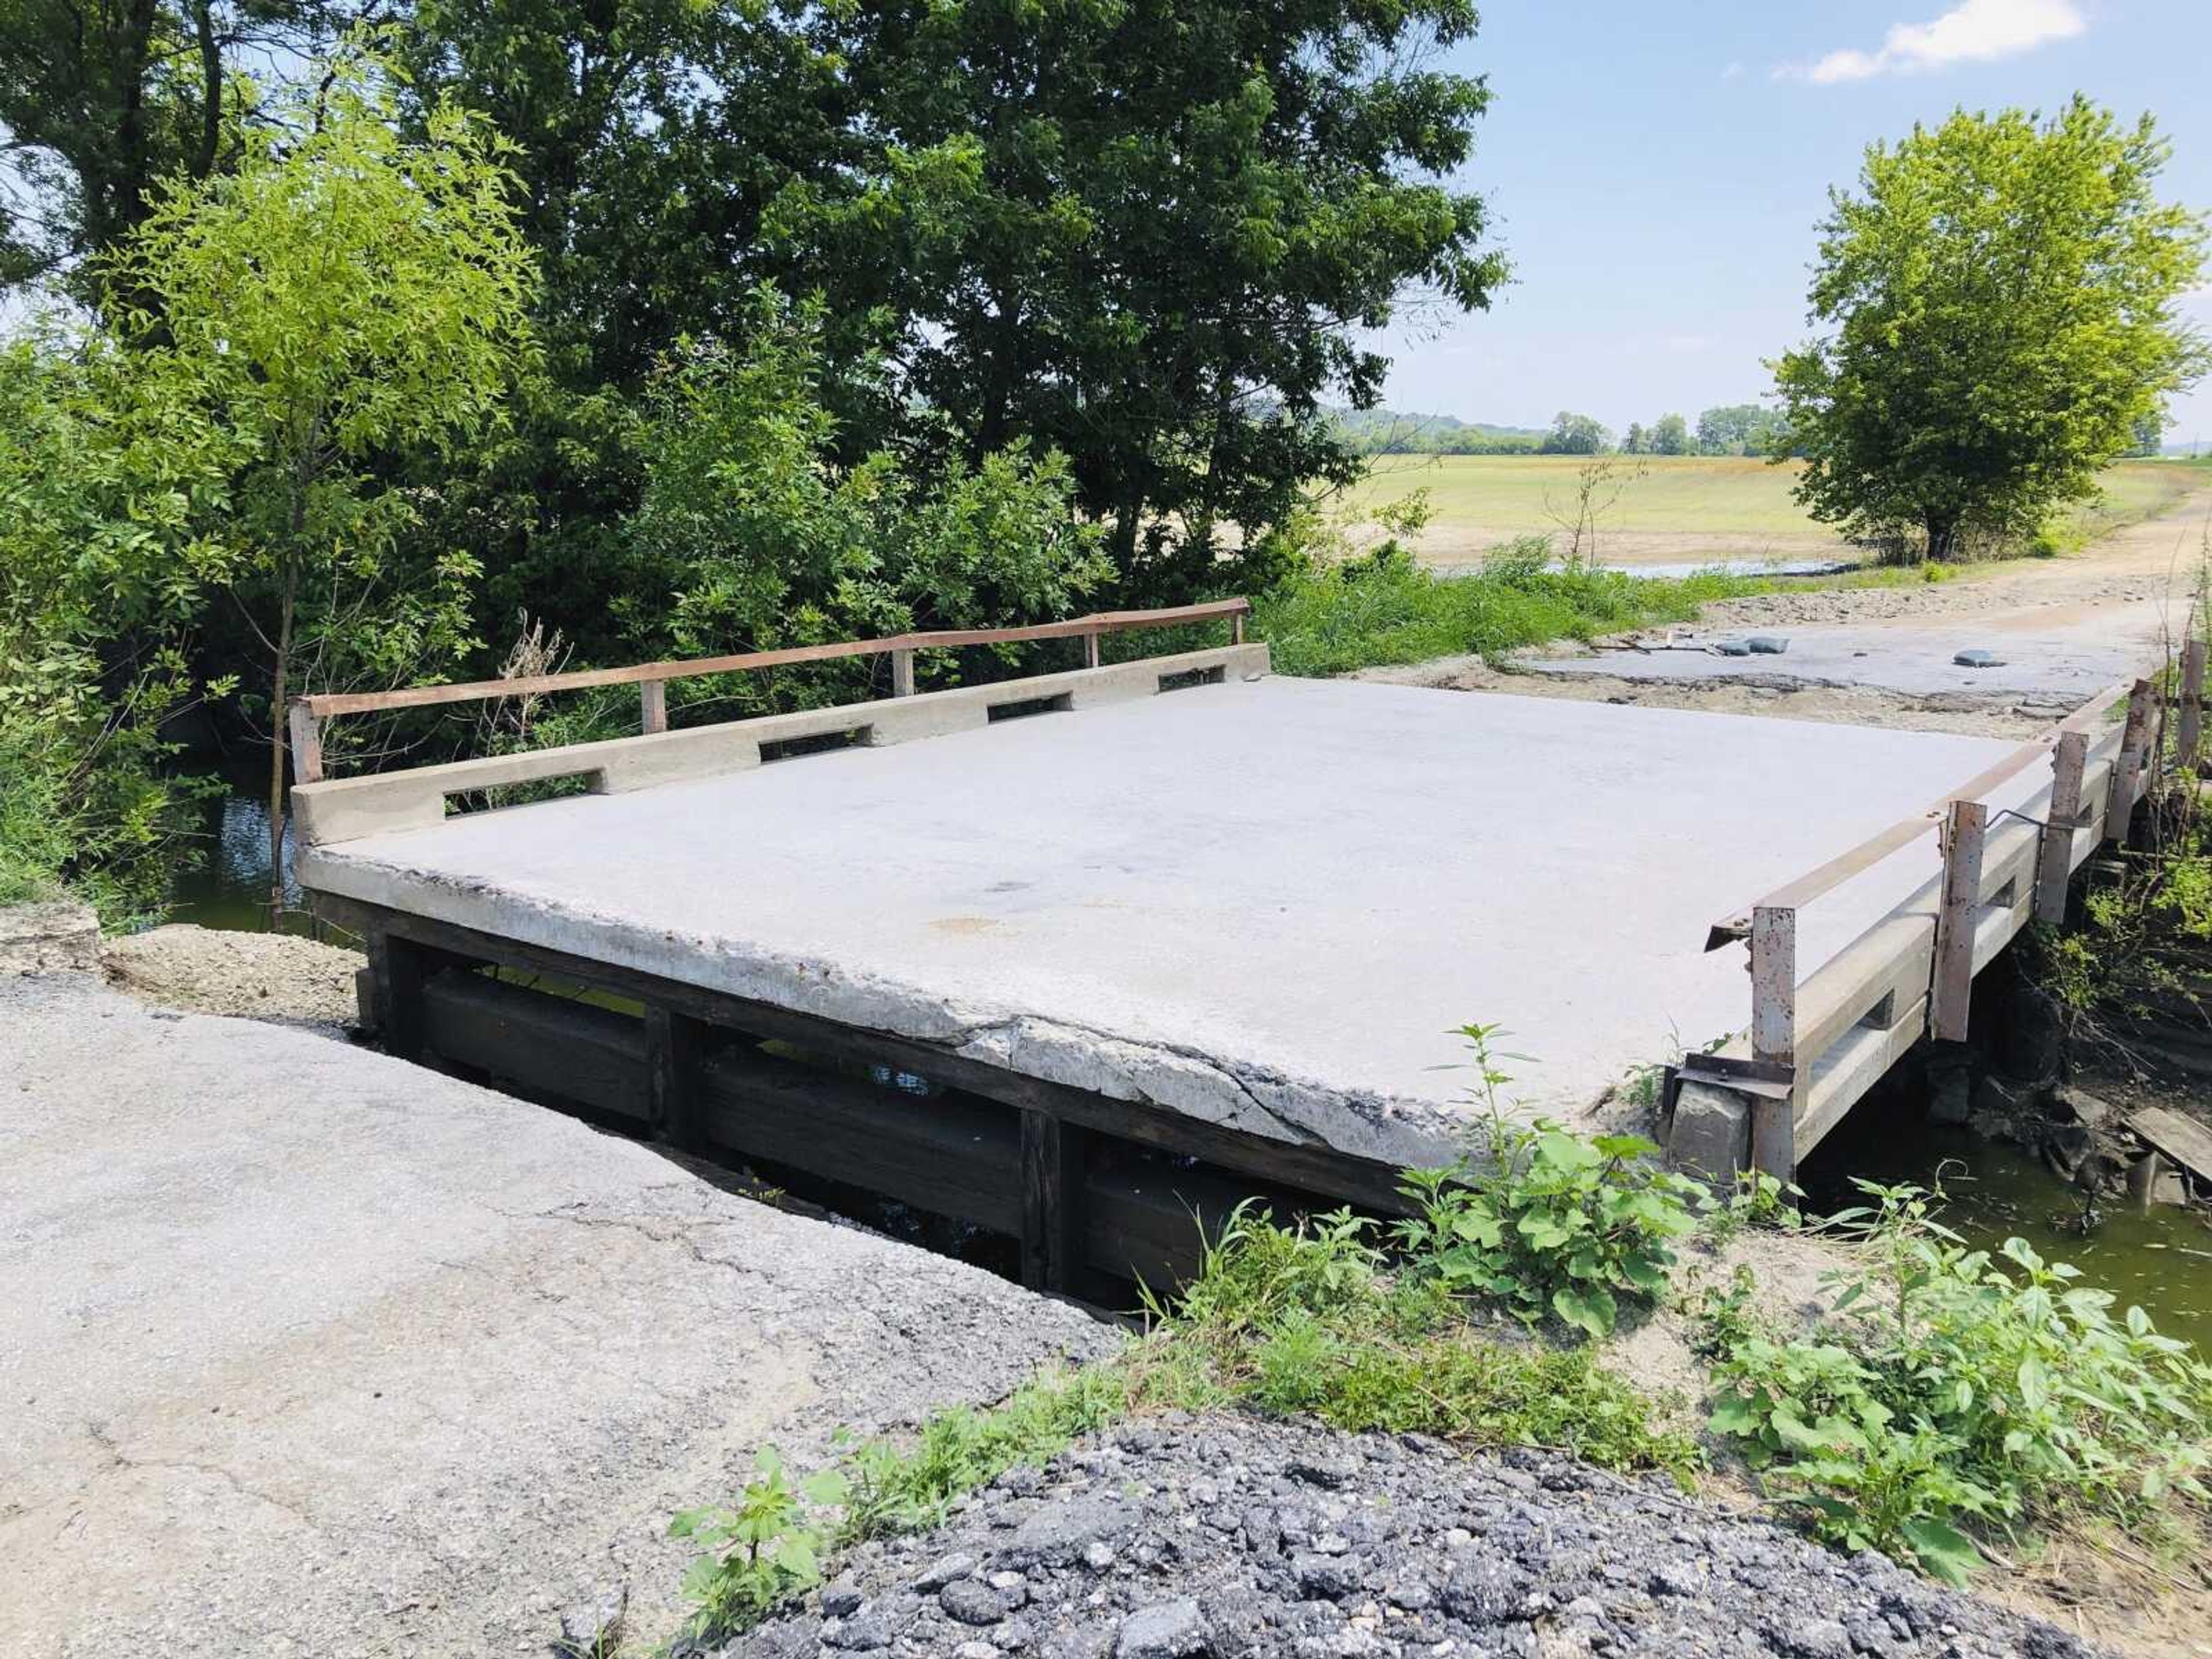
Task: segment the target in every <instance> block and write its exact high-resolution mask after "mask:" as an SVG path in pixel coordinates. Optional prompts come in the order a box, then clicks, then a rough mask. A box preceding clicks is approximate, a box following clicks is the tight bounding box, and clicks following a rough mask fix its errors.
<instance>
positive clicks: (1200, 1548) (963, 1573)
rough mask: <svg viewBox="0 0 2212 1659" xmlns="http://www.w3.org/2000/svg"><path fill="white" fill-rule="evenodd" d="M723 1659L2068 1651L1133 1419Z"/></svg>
mask: <svg viewBox="0 0 2212 1659" xmlns="http://www.w3.org/2000/svg"><path fill="white" fill-rule="evenodd" d="M842 1569H843V1570H842V1573H841V1576H840V1577H837V1578H836V1579H835V1580H833V1581H832V1583H830V1584H829V1586H828V1587H827V1588H826V1589H823V1591H822V1593H821V1594H820V1595H818V1596H817V1597H816V1598H814V1599H813V1600H812V1601H811V1603H810V1605H809V1606H808V1607H806V1608H805V1610H804V1611H803V1612H800V1613H794V1614H793V1615H791V1616H788V1617H786V1618H783V1619H781V1620H775V1622H773V1623H770V1624H769V1625H766V1626H763V1627H761V1628H760V1629H758V1630H757V1631H755V1632H751V1633H750V1635H748V1636H746V1637H745V1638H743V1639H741V1640H739V1641H738V1642H736V1643H734V1644H731V1645H729V1646H727V1647H726V1648H724V1649H722V1650H720V1656H721V1659H798V1656H801V1655H805V1656H809V1659H812V1656H815V1655H817V1654H824V1655H836V1654H840V1653H852V1654H863V1655H866V1654H880V1655H886V1656H890V1655H902V1656H903V1655H921V1654H932V1655H950V1656H953V1659H998V1656H1000V1655H1016V1656H1024V1659H1028V1656H1035V1659H1109V1656H1111V1659H1187V1656H1199V1655H1203V1656H1208V1659H1244V1656H1252V1659H1257V1656H1261V1655H1268V1656H1274V1655H1288V1656H1297V1659H1308V1656H1311V1659H1329V1656H1360V1655H1374V1656H1395V1655H1413V1654H1423V1655H1462V1656H1476V1655H1488V1656H1514V1659H1571V1656H1589V1655H1607V1656H1613V1655H1619V1656H1631V1655H1644V1656H1662V1655H1663V1656H1669V1659H1673V1656H1681V1659H1690V1656H1699V1659H1705V1656H1726V1655H1742V1656H1746V1659H1751V1656H1761V1659H1765V1656H1778V1659H1853V1656H1866V1659H1922V1656H1925V1659H1938V1656H1941V1659H2001V1656H2002V1659H2088V1656H2089V1655H2090V1654H2091V1653H2092V1652H2093V1650H2091V1649H2089V1648H2087V1647H2086V1646H2084V1645H2083V1644H2081V1642H2080V1641H2078V1640H2077V1639H2075V1638H2074V1637H2072V1636H2069V1635H2068V1634H2066V1633H2065V1632H2062V1631H2059V1630H2057V1629H2056V1628H2054V1627H2052V1626H2049V1625H2045V1624H2039V1623H2037V1622H2035V1621H2033V1620H2027V1619H2024V1618H2022V1617H2021V1616H2020V1615H2018V1614H2016V1613H2010V1612H2008V1611H2006V1610H2004V1609H2002V1608H2000V1607H1993V1606H1991V1605H1990V1604H1988V1603H1986V1602H1983V1601H1976V1600H1974V1599H1972V1597H1968V1596H1964V1595H1955V1594H1953V1593H1952V1592H1950V1591H1948V1590H1945V1589H1941V1588H1939V1587H1937V1586H1936V1585H1933V1584H1930V1583H1928V1582H1927V1581H1926V1580H1924V1579H1921V1578H1918V1577H1914V1576H1913V1575H1911V1574H1910V1573H1908V1572H1905V1571H1903V1570H1901V1569H1899V1568H1898V1567H1896V1566H1894V1565H1892V1564H1890V1563H1889V1562H1888V1561H1887V1560H1885V1559H1882V1558H1881V1557H1880V1556H1876V1555H1862V1556H1859V1557H1857V1558H1856V1559H1845V1558H1844V1557H1843V1556H1841V1555H1838V1554H1833V1553H1830V1552H1828V1551H1826V1550H1823V1549H1820V1547H1817V1546H1815V1545H1814V1544H1811V1543H1809V1542H1808V1541H1805V1540H1804V1539H1802V1538H1801V1537H1798V1536H1797V1535H1796V1534H1792V1533H1790V1532H1787V1531H1784V1530H1783V1529H1781V1528H1778V1527H1776V1526H1774V1525H1772V1524H1770V1523H1768V1522H1762V1521H1757V1520H1753V1519H1750V1518H1748V1517H1746V1516H1741V1515H1738V1514H1735V1513H1732V1512H1730V1511H1728V1510H1721V1509H1717V1508H1715V1507H1712V1506H1711V1505H1708V1504H1699V1503H1696V1502H1692V1501H1689V1500H1686V1499H1684V1498H1681V1497H1680V1495H1679V1494H1678V1493H1676V1492H1674V1489H1673V1488H1672V1487H1670V1486H1664V1485H1662V1484H1656V1483H1654V1484H1641V1483H1635V1482H1630V1481H1625V1480H1619V1479H1616V1478H1615V1477H1613V1476H1611V1475H1607V1474H1602V1473H1601V1472H1598V1471H1595V1470H1592V1469H1589V1468H1586V1467H1584V1466H1583V1465H1581V1464H1578V1463H1576V1462H1571V1461H1569V1460H1566V1459H1564V1458H1558V1457H1553V1456H1550V1455H1546V1454H1541V1453H1515V1454H1510V1455H1505V1456H1503V1457H1473V1458H1469V1457H1462V1456H1459V1455H1455V1454H1454V1453H1452V1452H1451V1451H1449V1449H1445V1448H1443V1447H1442V1446H1439V1445H1437V1444H1435V1443H1429V1442H1424V1441H1420V1440H1416V1439H1410V1438H1409V1439H1407V1440H1402V1441H1401V1440H1396V1439H1392V1438H1389V1437H1382V1436H1371V1435H1370V1436H1360V1437H1350V1436H1344V1435H1337V1434H1331V1433H1329V1432H1328V1431H1323V1430H1317V1429H1312V1428H1306V1427H1301V1426H1297V1425H1285V1424H1276V1423H1266V1422H1260V1421H1256V1420H1254V1419H1204V1420H1196V1421H1193V1420H1189V1419H1171V1420H1165V1421H1163V1422H1160V1423H1157V1424H1139V1425H1133V1426H1129V1427H1126V1428H1123V1429H1121V1430H1120V1431H1115V1432H1113V1433H1111V1434H1109V1435H1108V1436H1106V1437H1103V1439H1100V1440H1095V1441H1092V1442H1090V1443H1084V1444H1082V1445H1079V1446H1078V1447H1077V1448H1076V1449H1073V1450H1071V1451H1070V1452H1068V1453H1067V1454H1066V1455H1063V1456H1061V1457H1060V1459H1058V1460H1057V1461H1056V1462H1054V1463H1053V1464H1052V1465H1051V1466H1050V1467H1049V1468H1047V1469H1046V1470H1044V1471H1043V1472H1042V1473H1041V1474H1040V1473H1039V1472H1037V1471H1036V1470H1030V1469H1018V1470H1015V1471H1013V1472H1012V1473H1011V1474H1009V1475H1007V1476H1006V1477H1004V1478H1002V1479H1001V1480H1000V1482H999V1484H998V1485H997V1486H994V1487H993V1488H991V1489H990V1490H989V1491H987V1492H982V1493H980V1494H977V1495H976V1496H975V1498H973V1499H972V1500H971V1501H970V1502H969V1505H968V1507H967V1508H966V1509H965V1510H963V1512H961V1513H959V1514H958V1515H957V1516H955V1517H954V1518H953V1520H952V1521H951V1523H950V1524H949V1525H947V1526H945V1527H944V1528H941V1529H939V1531H937V1532H934V1533H932V1534H927V1535H924V1536H921V1537H915V1538H907V1539H901V1540H896V1541H891V1542H888V1543H882V1544H874V1545H868V1546H865V1547H862V1548H860V1550H858V1551H856V1552H854V1553H853V1555H852V1556H851V1557H850V1559H848V1561H847V1562H845V1563H843V1564H842Z"/></svg>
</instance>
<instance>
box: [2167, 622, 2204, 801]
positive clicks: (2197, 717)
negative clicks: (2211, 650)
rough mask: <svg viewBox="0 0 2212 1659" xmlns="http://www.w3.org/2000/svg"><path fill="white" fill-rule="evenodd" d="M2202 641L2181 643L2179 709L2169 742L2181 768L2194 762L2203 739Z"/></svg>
mask: <svg viewBox="0 0 2212 1659" xmlns="http://www.w3.org/2000/svg"><path fill="white" fill-rule="evenodd" d="M2205 651H2206V647H2205V642H2204V641H2203V640H2191V641H2189V642H2188V643H2186V644H2185V645H2184V646H2183V647H2181V709H2180V720H2179V726H2177V728H2176V732H2175V735H2174V744H2173V763H2174V764H2175V765H2176V766H2177V767H2179V768H2181V769H2184V770H2187V769H2191V768H2193V767H2194V766H2195V765H2196V764H2197V751H2198V750H2200V749H2201V748H2202V747H2203V743H2204V658H2205Z"/></svg>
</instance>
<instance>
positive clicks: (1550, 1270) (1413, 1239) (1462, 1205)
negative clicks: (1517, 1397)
mask: <svg viewBox="0 0 2212 1659" xmlns="http://www.w3.org/2000/svg"><path fill="white" fill-rule="evenodd" d="M1658 1152H1659V1148H1658V1147H1657V1146H1656V1145H1654V1144H1653V1143H1652V1142H1650V1141H1649V1140H1646V1139H1644V1138H1643V1137H1642V1136H1640V1135H1600V1136H1598V1137H1597V1138H1596V1139H1595V1140H1585V1139H1583V1138H1581V1137H1580V1136H1578V1135H1574V1134H1570V1133H1568V1132H1567V1131H1566V1130H1565V1129H1563V1128H1561V1127H1559V1125H1557V1124H1555V1123H1551V1122H1547V1121H1539V1122H1537V1123H1536V1124H1534V1125H1533V1126H1531V1127H1527V1128H1522V1127H1517V1126H1511V1125H1501V1126H1500V1127H1498V1130H1497V1139H1496V1141H1495V1144H1494V1146H1493V1147H1492V1158H1491V1161H1490V1163H1489V1164H1486V1165H1484V1166H1480V1167H1475V1168H1469V1167H1468V1166H1466V1165H1462V1166H1460V1167H1459V1168H1457V1169H1452V1170H1413V1171H1411V1172H1410V1173H1409V1175H1408V1177H1407V1184H1406V1188H1405V1190H1406V1192H1407V1195H1408V1196H1410V1197H1411V1198H1413V1200H1415V1202H1417V1203H1418V1204H1419V1206H1420V1213H1419V1215H1418V1216H1416V1217H1414V1218H1412V1219H1410V1220H1407V1221H1405V1222H1401V1224H1400V1225H1399V1237H1400V1239H1401V1242H1402V1243H1404V1245H1405V1247H1406V1249H1407V1254H1408V1255H1410V1256H1411V1257H1412V1258H1413V1261H1414V1263H1415V1264H1416V1265H1417V1267H1419V1270H1421V1271H1424V1272H1427V1273H1434V1274H1435V1275H1436V1276H1437V1279H1439V1280H1440V1281H1441V1282H1442V1283H1443V1285H1446V1286H1447V1287H1448V1288H1449V1289H1451V1290H1453V1291H1480V1292H1482V1293H1483V1294H1485V1295H1487V1296H1492V1297H1497V1298H1498V1300H1500V1301H1502V1302H1504V1304H1506V1306H1507V1307H1509V1308H1510V1309H1511V1310H1512V1311H1513V1313H1514V1315H1515V1316H1516V1317H1517V1318H1520V1319H1522V1320H1524V1321H1527V1322H1530V1323H1532V1324H1533V1323H1534V1322H1537V1321H1540V1320H1542V1319H1545V1318H1547V1317H1557V1318H1558V1319H1559V1320H1560V1321H1561V1322H1563V1323H1565V1324H1567V1325H1571V1326H1572V1327H1574V1328H1576V1329H1577V1330H1579V1331H1582V1332H1583V1333H1584V1334H1587V1335H1589V1336H1591V1337H1603V1336H1607V1335H1609V1334H1611V1333H1612V1330H1613V1325H1614V1324H1615V1322H1617V1321H1618V1320H1619V1318H1620V1299H1621V1298H1622V1297H1626V1298H1628V1299H1629V1300H1631V1301H1634V1302H1641V1303H1644V1304H1647V1305H1648V1304H1650V1303H1651V1302H1653V1301H1655V1300H1656V1299H1657V1297H1659V1295H1660V1293H1661V1292H1662V1291H1664V1290H1665V1289H1666V1286H1667V1277H1668V1269H1669V1268H1671V1267H1673V1266H1674V1249H1673V1248H1672V1246H1673V1244H1674V1241H1676V1240H1678V1239H1680V1238H1683V1237H1686V1236H1687V1235H1689V1234H1691V1233H1693V1232H1695V1231H1697V1228H1698V1220H1697V1216H1696V1213H1695V1211H1696V1208H1697V1207H1699V1206H1701V1205H1702V1204H1703V1202H1704V1200H1705V1190H1704V1188H1701V1187H1699V1185H1698V1183H1697V1182H1694V1181H1692V1180H1691V1179H1690V1178H1689V1177H1688V1176H1680V1175H1675V1174H1674V1173H1672V1172H1670V1171H1668V1170H1665V1169H1663V1168H1662V1167H1661V1166H1660V1165H1659V1164H1657V1163H1656V1162H1655V1161H1654V1160H1655V1159H1656V1157H1657V1155H1658Z"/></svg>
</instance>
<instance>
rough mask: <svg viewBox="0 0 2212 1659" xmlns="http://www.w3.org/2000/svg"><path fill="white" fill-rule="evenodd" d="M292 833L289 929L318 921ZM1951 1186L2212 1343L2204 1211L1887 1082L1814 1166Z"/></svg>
mask: <svg viewBox="0 0 2212 1659" xmlns="http://www.w3.org/2000/svg"><path fill="white" fill-rule="evenodd" d="M202 834H203V835H204V837H205V856H204V859H203V860H201V863H200V867H199V868H197V869H196V870H192V871H190V872H185V874H183V875H181V876H179V878H178V880H177V884H176V886H175V889H174V890H173V900H174V908H173V912H172V919H173V920H174V921H188V922H197V924H198V925H199V926H201V927H222V928H232V929H238V930H242V931H259V930H261V929H264V928H265V927H267V926H268V925H269V807H268V803H267V801H266V800H265V799H262V798H260V797H259V796H258V795H257V794H256V793H253V792H252V790H251V789H247V788H244V787H241V788H239V789H237V790H234V792H233V793H229V794H226V795H222V796H219V797H216V798H215V799H210V801H208V802H207V803H206V811H205V817H204V821H203V829H202ZM291 864H292V839H291V833H290V829H289V825H288V826H287V829H286V834H285V903H286V907H287V909H288V913H289V914H288V915H287V917H286V929H287V931H288V932H289V931H295V930H296V931H298V932H301V933H306V932H307V931H308V925H309V924H308V918H307V915H305V914H304V912H303V911H302V910H301V908H300V906H301V892H300V887H299V884H298V882H297V881H296V879H295V878H293V876H292V873H291ZM1853 1176H1857V1177H1860V1178H1862V1179H1865V1180H1869V1181H1877V1182H1883V1183H1885V1184H1895V1183H1899V1182H1912V1183H1914V1184H1917V1185H1919V1186H1923V1187H1932V1186H1937V1185H1940V1186H1941V1187H1942V1189H1943V1193H1944V1208H1943V1215H1942V1219H1943V1222H1944V1225H1947V1226H1948V1227H1950V1228H1951V1229H1952V1230H1953V1231H1956V1232H1958V1233H1959V1234H1960V1236H1962V1237H1964V1238H1966V1240H1967V1241H1968V1243H1971V1244H1972V1245H1975V1246H1977V1247H1980V1248H1986V1249H1996V1248H1997V1247H1998V1246H1999V1245H2001V1244H2002V1243H2004V1241H2005V1240H2006V1239H2007V1238H2009V1237H2013V1236H2015V1235H2018V1236H2019V1237H2022V1238H2025V1239H2026V1240H2027V1242H2028V1243H2030V1244H2032V1245H2033V1246H2034V1248H2035V1249H2036V1250H2037V1252H2038V1253H2039V1254H2040V1255H2043V1256H2045V1258H2046V1259H2049V1260H2053V1261H2071V1262H2072V1263H2074V1265H2075V1266H2076V1267H2080V1268H2081V1271H2082V1273H2083V1274H2084V1276H2085V1279H2086V1280H2087V1282H2088V1283H2090V1284H2093V1285H2100V1286H2101V1287H2103V1288H2104V1289H2106V1290H2109V1291H2112V1293H2113V1294H2114V1295H2115V1296H2117V1297H2118V1298H2119V1300H2120V1304H2121V1305H2122V1306H2123V1307H2125V1306H2126V1305H2127V1304H2130V1303H2133V1304H2138V1305H2140V1306H2141V1307H2142V1310H2143V1311H2144V1312H2146V1313H2148V1315H2150V1316H2151V1317H2152V1318H2153V1319H2154V1321H2156V1322H2157V1324H2158V1328H2160V1330H2161V1331H2164V1332H2166V1334H2169V1335H2172V1336H2178V1337H2181V1338H2184V1339H2185V1340H2189V1341H2191V1342H2193V1343H2195V1344H2196V1345H2197V1347H2198V1348H2199V1349H2200V1350H2201V1351H2203V1352H2207V1353H2212V1225H2208V1221H2207V1218H2206V1215H2205V1212H2203V1211H2201V1210H2196V1211H2191V1210H2184V1209H2181V1208H2179V1207H2177V1206H2171V1205H2160V1206H2154V1207H2153V1208H2152V1209H2151V1210H2149V1211H2148V1212H2140V1211H2137V1210H2136V1209H2134V1208H2133V1207H2132V1206H2130V1205H2129V1204H2128V1203H2127V1202H2126V1201H2125V1200H2123V1199H2119V1198H2111V1199H2106V1200H2103V1201H2102V1202H2101V1203H2100V1204H2099V1205H2098V1206H2097V1213H2096V1216H2095V1218H2094V1222H2093V1225H2090V1226H2088V1227H2087V1228H2086V1229H2085V1227H2084V1226H2083V1225H2082V1210H2081V1198H2080V1195H2079V1194H2076V1193H2075V1191H2074V1190H2073V1188H2070V1187H2068V1186H2066V1185H2064V1184H2063V1183H2062V1182H2060V1181H2059V1180H2058V1179H2057V1177H2056V1176H2053V1175H2052V1174H2051V1171H2050V1170H2049V1169H2048V1168H2046V1167H2045V1164H2043V1163H2042V1161H2041V1160H2040V1159H2039V1158H2034V1157H2033V1156H2032V1155H2030V1154H2029V1153H2028V1152H2026V1151H2024V1150H2023V1149H2022V1148H2021V1147H2019V1146H2011V1145H2008V1144H2005V1143H2002V1142H1997V1141H1990V1140H1984V1139H1979V1138H1978V1137H1976V1136H1974V1135H1972V1134H1970V1133H1966V1131H1964V1130H1962V1129H1946V1128H1943V1127H1939V1126H1936V1125H1933V1124H1930V1123H1929V1122H1928V1121H1927V1120H1926V1115H1925V1109H1924V1106H1923V1105H1922V1104H1921V1103H1918V1102H1917V1101H1915V1100H1913V1099H1912V1098H1911V1097H1910V1096H1909V1094H1908V1093H1907V1092H1906V1091H1902V1090H1899V1091H1884V1095H1883V1097H1881V1098H1873V1099H1869V1101H1868V1102H1867V1103H1865V1104H1864V1105H1863V1106H1862V1107H1861V1108H1860V1109H1857V1111H1854V1112H1853V1113H1852V1114H1851V1115H1850V1117H1848V1118H1846V1119H1845V1120H1844V1122H1843V1124H1841V1125H1840V1126H1838V1128H1837V1130H1836V1131H1835V1133H1833V1134H1832V1135H1831V1136H1830V1137H1829V1138H1828V1139H1826V1141H1825V1142H1823V1143H1822V1145H1821V1146H1820V1151H1819V1152H1817V1153H1815V1154H1814V1157H1813V1158H1811V1159H1810V1160H1808V1163H1807V1164H1806V1167H1805V1169H1804V1170H1803V1171H1802V1181H1803V1184H1804V1186H1805V1188H1806V1195H1807V1207H1808V1210H1809V1211H1811V1212H1814V1213H1815V1214H1830V1213H1832V1212H1835V1211H1836V1210H1838V1209H1840V1208H1842V1207H1844V1206H1847V1205H1850V1204H1852V1203H1855V1202H1857V1201H1858V1200H1859V1198H1860V1194H1858V1193H1857V1189H1856V1188H1853V1187H1852V1186H1851V1184H1850V1183H1851V1177H1853Z"/></svg>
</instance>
